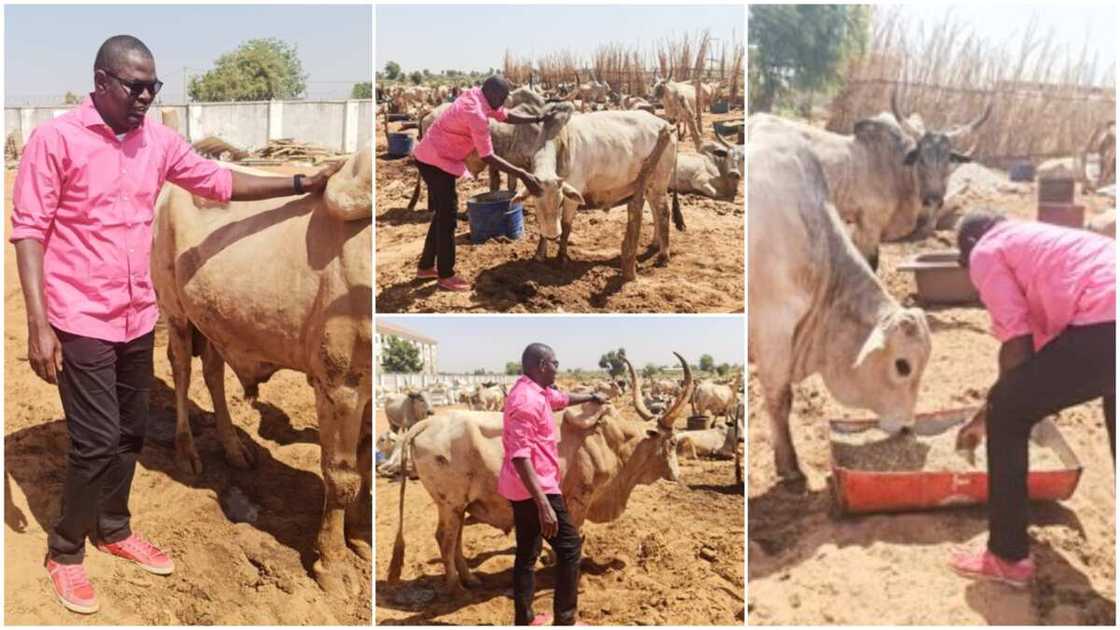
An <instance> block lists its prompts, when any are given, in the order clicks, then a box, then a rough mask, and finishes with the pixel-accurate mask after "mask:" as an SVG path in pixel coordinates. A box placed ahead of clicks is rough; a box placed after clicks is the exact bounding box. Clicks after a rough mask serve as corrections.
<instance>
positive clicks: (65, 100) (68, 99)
mask: <svg viewBox="0 0 1120 630" xmlns="http://www.w3.org/2000/svg"><path fill="white" fill-rule="evenodd" d="M81 102H82V97H80V96H78V95H77V94H75V93H73V92H70V91H67V92H66V95H65V96H63V97H62V104H63V105H77V104H78V103H81Z"/></svg>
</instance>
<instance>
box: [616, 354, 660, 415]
mask: <svg viewBox="0 0 1120 630" xmlns="http://www.w3.org/2000/svg"><path fill="white" fill-rule="evenodd" d="M622 362H623V363H625V364H626V371H627V372H629V373H630V389H631V390H633V396H634V409H635V410H637V412H638V415H639V416H641V417H642V420H646V421H649V420H653V419H654V418H655V417H656V416H655V415H653V413H651V412H650V410H649V408H647V407H646V402H645V401H644V400H642V383H641V381H639V380H638V374H637V372H635V371H634V366H632V365H630V361H628V360H626V358H625V357H623V359H622Z"/></svg>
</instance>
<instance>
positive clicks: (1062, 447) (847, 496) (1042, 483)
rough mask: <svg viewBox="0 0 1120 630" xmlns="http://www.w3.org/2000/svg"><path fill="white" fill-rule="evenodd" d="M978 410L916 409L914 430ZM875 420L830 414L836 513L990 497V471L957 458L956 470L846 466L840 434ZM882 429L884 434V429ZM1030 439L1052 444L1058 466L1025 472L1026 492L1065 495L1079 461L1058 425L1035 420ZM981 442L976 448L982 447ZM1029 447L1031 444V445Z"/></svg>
mask: <svg viewBox="0 0 1120 630" xmlns="http://www.w3.org/2000/svg"><path fill="white" fill-rule="evenodd" d="M975 412H976V409H975V408H972V409H953V410H947V411H940V412H935V413H927V414H918V417H917V425H916V426H915V429H914V431H915V433H916V434H918V435H927V436H930V435H940V434H942V433H944V432H946V431H953V432H954V433H955V431H956V430H957V429H958V428H959V427H960V426H961V424H963V423H964V422H966V421H967V420H968V419H969V418H971V417H972V415H973V414H974V413H975ZM877 426H878V421H876V420H833V421H831V423H830V429H831V431H832V436H833V439H832V442H831V459H832V478H831V479H830V480H829V483H830V487H831V490H832V500H833V504H834V508H835V511H836V512H837V513H839V514H842V515H844V514H861V513H869V512H908V511H916V510H932V509H938V508H945V507H952V506H959V505H977V504H983V503H987V501H988V473H987V472H986V471H976V470H969V469H968V466H967V465H966V464H965V462H964V461H963V460H962V461H961V466H960V470H959V471H955V470H951V471H936V472H935V471H920V470H919V471H912V470H900V471H881V470H857V469H854V468H852V467H851V466H850V465H848V466H845V465H844V464H843V463H842V461H841V460H842V458H838V456H837V455H838V453H837V451H838V448H839V447H838V440H841V439H842V438H843V436H845V435H848V436H850V435H852V434H856V433H861V432H863V431H878V429H877V428H876V427H877ZM884 435H885V434H884ZM1032 440H1033V441H1034V442H1036V443H1037V444H1038V445H1040V446H1042V447H1045V448H1049V449H1051V450H1052V451H1053V452H1054V454H1055V455H1057V457H1058V459H1060V460H1061V466H1060V467H1059V469H1057V470H1040V471H1031V472H1030V473H1029V474H1028V478H1027V489H1028V493H1029V496H1030V498H1031V499H1032V500H1035V501H1063V500H1065V499H1068V498H1069V497H1070V496H1071V495H1072V494H1073V491H1074V490H1075V489H1076V488H1077V483H1078V481H1079V480H1080V479H1081V468H1082V467H1081V463H1080V462H1079V461H1078V459H1077V456H1076V455H1075V454H1074V452H1073V450H1072V449H1070V447H1069V445H1068V444H1067V443H1066V441H1065V440H1064V439H1063V438H1062V435H1061V433H1060V432H1059V431H1058V427H1057V426H1056V425H1055V424H1054V423H1053V422H1051V421H1049V420H1043V421H1042V422H1040V423H1038V425H1036V426H1035V430H1034V432H1033V433H1032ZM983 448H984V447H983V444H981V446H980V449H983ZM1032 448H1033V445H1032Z"/></svg>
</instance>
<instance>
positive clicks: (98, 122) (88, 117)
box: [78, 92, 486, 135]
mask: <svg viewBox="0 0 1120 630" xmlns="http://www.w3.org/2000/svg"><path fill="white" fill-rule="evenodd" d="M483 100H486V99H483ZM78 117H79V118H80V120H81V121H82V126H83V127H97V126H101V127H104V128H105V129H108V130H109V133H112V134H113V135H116V132H114V131H113V128H112V127H110V126H109V125H108V124H107V123H106V122H105V119H104V118H102V117H101V113H100V112H98V111H97V107H96V106H95V105H94V104H93V93H92V92H90V93H89V94H88V95H86V97H85V98H84V99H82V102H81V103H80V104H79V105H78ZM147 119H148V117H147V116H145V117H144V120H141V121H140V125H139V126H137V127H136V129H132V130H130V131H127V132H125V135H128V134H131V133H132V132H133V131H136V130H138V129H143V128H144V123H145V122H147Z"/></svg>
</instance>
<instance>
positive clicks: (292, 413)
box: [4, 170, 372, 625]
mask: <svg viewBox="0 0 1120 630" xmlns="http://www.w3.org/2000/svg"><path fill="white" fill-rule="evenodd" d="M13 179H14V171H12V170H9V171H7V173H6V188H5V191H6V194H5V217H4V225H5V228H6V231H7V229H10V228H9V226H10V212H11V185H12V180H13ZM4 274H5V281H6V294H5V296H4V297H5V324H4V326H5V328H4V332H5V353H4V388H5V397H4V417H5V427H4V435H5V439H4V457H5V473H6V475H5V479H4V481H5V483H4V490H5V493H4V494H5V499H6V500H5V513H4V516H5V524H6V528H5V540H4V577H5V581H4V621H5V623H6V624H48V625H61V624H97V625H149V624H161V625H162V624H171V625H179V624H182V625H195V624H199V625H202V624H205V625H219V624H220V625H242V624H285V625H288V624H290V625H304V624H312V625H335V624H347V625H350V624H364V625H368V624H369V623H370V617H371V611H370V601H371V599H372V594H371V589H370V579H369V578H370V577H371V576H370V565H369V562H367V561H362V560H360V559H359V558H358V557H357V556H356V555H353V554H352V555H351V559H352V562H353V565H354V567H355V568H356V569H357V570H358V571H359V573H358V574H359V575H362V576H365V578H366V579H364V580H362V585H361V588H360V592H356V593H353V594H352V595H351V596H350V597H346V598H340V599H331V598H328V597H326V596H325V594H324V593H323V591H322V590H321V589H319V587H318V585H317V584H316V583H315V581H314V580H313V579H312V578H311V576H310V568H311V565H312V563H313V562H314V561H315V559H316V554H315V552H314V548H315V535H316V532H317V531H318V529H319V521H320V518H321V508H322V504H323V487H322V481H321V477H320V472H319V444H318V442H319V440H318V431H317V428H316V427H317V424H316V420H315V404H314V396H313V394H312V392H311V389H310V388H309V387H308V386H307V381H306V380H305V378H304V377H303V375H302V374H297V373H295V372H291V371H282V372H280V373H278V374H276V376H274V377H273V379H272V381H271V382H269V383H266V384H265V385H263V386H262V387H261V396H260V399H259V400H258V402H257V403H256V404H255V405H252V406H250V405H249V404H248V403H246V402H245V401H244V400H243V399H242V398H241V387H240V385H238V384H237V380H236V378H235V377H234V376H233V373H232V372H231V371H229V370H226V391H227V392H229V398H230V409H231V413H232V415H233V418H234V422H235V425H236V426H237V428H238V429H239V432H240V434H241V437H242V440H244V441H246V442H247V443H248V442H251V443H252V444H254V445H255V446H254V447H253V448H254V449H255V450H256V452H257V459H258V465H257V468H256V469H255V470H249V471H239V470H237V469H234V468H232V467H231V466H229V465H227V464H226V463H225V459H224V457H223V454H222V449H221V446H220V445H219V444H218V442H217V440H216V439H215V429H214V416H213V413H212V409H213V407H212V406H211V403H210V396H209V394H208V393H207V391H206V388H205V385H204V384H203V382H202V366H201V363H200V362H199V361H198V360H195V363H194V367H193V371H192V380H191V394H190V399H191V402H192V404H191V420H192V426H193V429H194V434H195V444H196V447H197V448H198V451H199V453H200V455H201V457H202V460H203V465H204V466H205V472H204V473H203V474H202V475H201V476H199V477H193V476H188V475H184V474H183V473H181V472H179V470H178V469H177V468H176V467H175V463H174V459H173V458H174V450H173V448H172V447H171V445H170V443H167V444H160V443H157V442H155V441H154V440H152V439H149V440H148V442H147V444H146V445H145V447H144V452H143V455H142V457H141V459H140V462H139V465H138V466H137V469H136V477H135V480H134V483H133V486H132V498H131V504H130V507H131V510H132V514H133V528H134V529H135V530H137V531H139V532H141V533H142V534H144V535H145V536H146V537H148V538H149V539H151V540H152V541H153V542H155V543H156V544H158V545H160V546H161V547H162V548H163V549H165V550H166V551H168V552H169V553H170V554H171V556H172V557H173V559H174V560H175V565H176V566H175V569H176V570H175V573H174V574H173V575H172V576H169V577H159V576H154V575H149V574H147V573H145V572H143V571H142V570H141V569H139V568H136V567H134V566H131V565H127V564H126V563H125V562H124V561H121V560H118V559H115V558H112V557H110V556H107V555H105V554H102V553H101V552H99V551H97V550H95V549H94V548H93V547H92V545H87V553H86V562H85V564H86V567H87V571H88V572H89V575H90V579H91V581H92V582H93V585H94V588H95V589H96V591H97V595H98V598H99V599H100V602H101V611H100V612H99V613H98V614H96V615H91V616H79V615H75V614H72V613H69V612H67V611H66V610H64V609H63V608H62V607H61V606H60V605H58V604H56V603H55V602H54V595H53V593H52V591H51V589H50V583H49V580H48V578H47V574H46V571H44V570H43V568H42V564H43V556H44V554H45V553H46V548H47V535H46V530H47V529H48V528H49V527H50V525H51V524H52V523H53V521H54V520H55V519H56V518H57V516H58V513H59V502H60V493H61V489H62V481H63V476H64V473H65V466H66V451H67V448H68V438H67V433H66V424H65V421H64V420H63V415H62V405H61V403H60V402H59V399H58V391H57V389H56V388H55V387H54V386H52V385H49V384H47V383H45V382H44V381H41V380H39V378H38V377H36V376H35V374H34V373H33V372H32V371H31V368H30V366H29V365H28V363H27V325H26V314H25V311H24V304H23V298H22V296H21V294H20V285H19V276H18V274H17V271H16V264H15V250H14V248H13V247H11V246H6V247H5V250H4ZM166 347H167V339H166V335H165V334H163V331H162V328H158V329H157V336H156V352H155V377H156V378H155V384H154V388H153V392H152V404H151V410H152V420H151V421H152V426H151V428H149V435H151V434H152V432H158V431H160V430H161V429H163V428H166V427H167V426H168V423H170V425H171V426H170V429H171V430H170V432H169V433H167V435H168V436H173V434H174V431H173V429H174V421H175V415H174V414H175V403H174V392H173V390H172V382H173V381H172V378H171V369H170V365H169V364H168V362H167V359H166ZM164 432H166V431H164ZM235 487H236V488H239V489H240V490H241V491H242V492H243V493H244V494H245V495H246V496H247V497H248V498H249V500H250V501H251V502H252V503H253V504H255V505H257V506H258V507H259V516H258V519H257V521H256V522H255V523H253V524H249V523H236V524H235V523H232V522H230V520H229V519H227V518H226V516H225V514H224V513H223V511H222V508H221V507H220V506H219V501H218V498H219V497H220V496H221V495H222V494H223V493H225V492H228V491H229V490H230V489H232V488H235ZM371 536H372V533H371Z"/></svg>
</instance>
